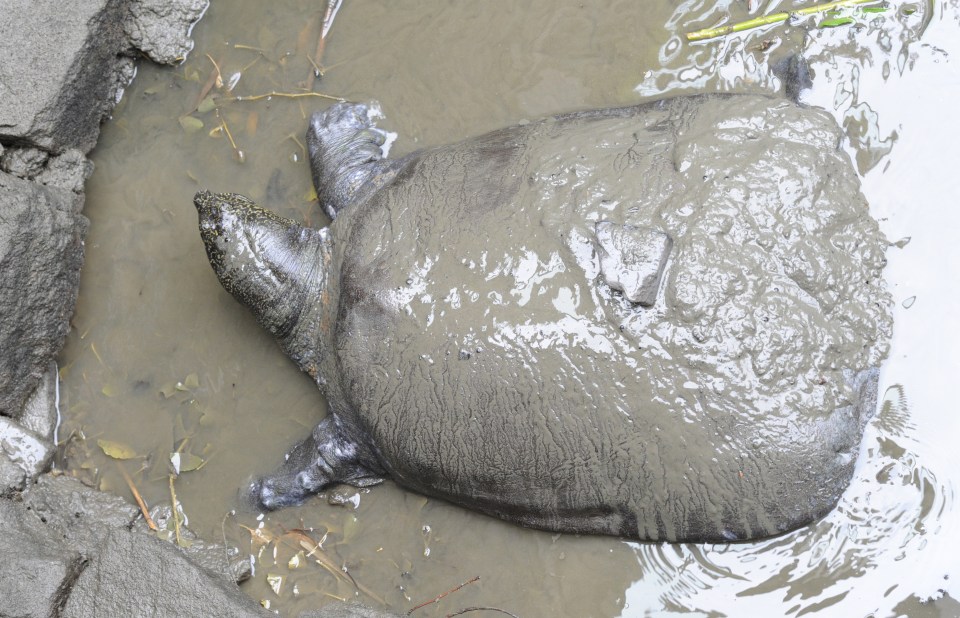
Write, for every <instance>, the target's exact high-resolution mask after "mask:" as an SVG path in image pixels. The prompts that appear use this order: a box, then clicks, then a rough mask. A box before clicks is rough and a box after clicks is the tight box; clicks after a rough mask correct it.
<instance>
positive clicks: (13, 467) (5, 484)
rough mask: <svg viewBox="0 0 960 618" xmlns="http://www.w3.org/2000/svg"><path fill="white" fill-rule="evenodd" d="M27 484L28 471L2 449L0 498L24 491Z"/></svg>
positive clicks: (0, 457) (0, 458)
mask: <svg viewBox="0 0 960 618" xmlns="http://www.w3.org/2000/svg"><path fill="white" fill-rule="evenodd" d="M26 485H27V473H26V472H24V471H23V468H21V467H20V466H18V465H17V464H16V463H15V462H14V461H13V460H12V459H10V458H9V457H8V456H7V455H6V453H4V452H3V451H0V498H10V497H12V496H14V495H16V494H18V493H20V492H22V491H23V488H24V487H26Z"/></svg>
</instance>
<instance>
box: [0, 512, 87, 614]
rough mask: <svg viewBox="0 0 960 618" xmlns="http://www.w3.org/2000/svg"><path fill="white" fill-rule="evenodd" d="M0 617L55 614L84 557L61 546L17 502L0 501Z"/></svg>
mask: <svg viewBox="0 0 960 618" xmlns="http://www.w3.org/2000/svg"><path fill="white" fill-rule="evenodd" d="M0 529H2V530H3V536H2V537H0V616H31V617H33V616H36V617H38V618H39V617H41V616H43V617H46V616H55V615H58V614H57V613H56V612H55V611H54V608H59V607H62V606H63V603H64V602H65V601H66V595H67V594H69V590H70V586H71V585H72V583H73V582H74V581H75V580H76V578H77V576H78V575H79V574H80V573H81V572H82V571H83V568H84V566H85V563H86V561H85V559H84V557H83V556H82V555H81V554H80V553H79V552H76V551H73V550H70V549H67V548H64V547H63V546H62V545H61V544H60V543H58V542H57V539H56V538H54V537H53V536H52V535H50V534H49V533H48V531H47V530H45V529H44V528H43V526H42V525H41V524H39V522H38V521H37V520H36V518H35V517H34V516H33V515H31V514H30V513H29V512H28V511H26V509H24V508H23V507H22V506H21V505H19V504H17V503H15V502H12V501H7V500H0Z"/></svg>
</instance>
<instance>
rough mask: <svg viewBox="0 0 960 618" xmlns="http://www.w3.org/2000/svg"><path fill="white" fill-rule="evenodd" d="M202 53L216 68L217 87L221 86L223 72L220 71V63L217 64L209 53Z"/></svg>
mask: <svg viewBox="0 0 960 618" xmlns="http://www.w3.org/2000/svg"><path fill="white" fill-rule="evenodd" d="M204 55H205V56H206V57H207V59H209V60H210V62H211V63H213V68H214V69H216V70H217V79H216V84H217V88H223V73H221V72H220V65H219V64H217V61H216V60H214V59H213V57H212V56H210V54H204Z"/></svg>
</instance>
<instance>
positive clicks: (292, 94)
mask: <svg viewBox="0 0 960 618" xmlns="http://www.w3.org/2000/svg"><path fill="white" fill-rule="evenodd" d="M270 97H283V98H287V99H299V98H301V97H320V98H321V99H330V100H331V101H339V102H341V103H342V102H343V101H345V100H346V99H342V98H340V97H334V96H330V95H329V94H323V93H321V92H267V93H265V94H253V95H248V96H245V97H230V98H228V99H226V100H227V101H259V100H260V99H269V98H270Z"/></svg>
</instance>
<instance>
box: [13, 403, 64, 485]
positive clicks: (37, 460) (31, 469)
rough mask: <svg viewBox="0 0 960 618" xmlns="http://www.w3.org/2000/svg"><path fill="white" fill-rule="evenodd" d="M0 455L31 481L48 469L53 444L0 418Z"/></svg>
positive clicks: (16, 424) (14, 423)
mask: <svg viewBox="0 0 960 618" xmlns="http://www.w3.org/2000/svg"><path fill="white" fill-rule="evenodd" d="M0 453H3V454H4V455H5V456H6V457H8V458H9V459H10V461H12V462H13V463H15V464H16V465H17V466H19V467H20V469H21V470H23V471H24V472H25V473H26V475H27V476H29V477H30V478H31V479H33V478H36V477H38V476H40V474H42V473H43V472H45V471H46V470H47V469H48V468H49V466H50V459H51V458H52V457H53V444H51V443H50V442H47V441H46V440H44V439H43V436H40V435H37V434H35V433H33V432H32V431H30V430H28V429H24V428H23V427H21V426H20V425H19V424H18V423H16V422H14V421H13V420H11V419H9V418H6V417H4V416H0Z"/></svg>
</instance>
